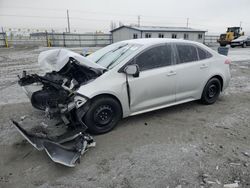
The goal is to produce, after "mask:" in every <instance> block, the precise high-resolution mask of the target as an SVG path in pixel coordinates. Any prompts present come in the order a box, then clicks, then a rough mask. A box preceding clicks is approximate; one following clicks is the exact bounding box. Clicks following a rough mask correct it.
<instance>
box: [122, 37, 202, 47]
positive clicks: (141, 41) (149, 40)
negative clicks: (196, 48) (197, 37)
mask: <svg viewBox="0 0 250 188" xmlns="http://www.w3.org/2000/svg"><path fill="white" fill-rule="evenodd" d="M122 42H125V43H131V44H141V45H146V46H151V45H155V44H163V43H187V44H200V43H198V42H194V41H189V40H184V39H170V38H143V39H131V40H125V41H122Z"/></svg>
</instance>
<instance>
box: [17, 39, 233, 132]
mask: <svg viewBox="0 0 250 188" xmlns="http://www.w3.org/2000/svg"><path fill="white" fill-rule="evenodd" d="M39 59H40V62H41V64H46V65H50V68H51V71H50V72H48V73H47V74H46V75H45V76H43V77H41V76H38V75H26V74H25V75H24V76H23V77H22V78H21V79H20V81H19V84H20V85H21V86H28V85H31V84H33V83H34V82H40V83H42V85H43V88H42V89H40V90H38V91H36V92H34V93H32V94H31V95H30V96H31V102H32V104H33V106H34V107H36V108H38V109H41V110H45V111H46V113H49V114H59V115H60V116H61V117H62V119H63V120H64V122H65V123H66V124H67V123H68V124H71V123H73V124H74V125H75V124H80V125H84V126H87V127H88V130H89V131H90V132H91V133H95V134H101V133H106V132H108V131H110V130H112V129H113V128H114V127H115V126H116V125H117V123H118V122H119V120H120V119H121V118H125V117H128V116H132V115H136V114H141V113H145V112H149V111H153V110H157V109H161V108H165V107H169V106H173V105H177V104H181V103H186V102H189V101H193V100H201V102H202V103H204V104H213V103H214V102H215V101H216V100H217V99H218V97H219V95H220V92H221V91H223V90H224V89H225V88H226V87H227V86H228V84H229V80H230V70H229V64H230V60H229V59H228V58H227V57H226V56H223V55H220V54H218V53H217V52H215V51H214V50H212V49H210V48H208V47H206V46H205V45H203V44H200V43H197V42H191V41H187V40H180V39H135V40H128V41H122V42H118V43H114V44H112V45H109V46H107V47H105V48H103V49H100V50H98V51H96V52H94V53H92V54H91V55H89V56H88V57H82V56H80V55H79V54H76V53H74V52H70V51H68V50H65V49H58V50H50V51H47V52H43V53H42V54H41V55H40V57H39Z"/></svg>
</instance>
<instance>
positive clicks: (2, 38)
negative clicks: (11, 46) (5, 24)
mask: <svg viewBox="0 0 250 188" xmlns="http://www.w3.org/2000/svg"><path fill="white" fill-rule="evenodd" d="M0 47H6V33H0Z"/></svg>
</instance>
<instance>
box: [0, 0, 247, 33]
mask: <svg viewBox="0 0 250 188" xmlns="http://www.w3.org/2000/svg"><path fill="white" fill-rule="evenodd" d="M67 9H69V15H70V23H71V31H73V32H74V30H76V31H77V32H90V31H97V30H98V31H99V30H101V31H104V32H108V31H109V30H110V22H111V21H115V22H116V23H117V25H118V23H119V21H121V22H122V23H123V24H133V23H134V24H136V23H137V17H138V15H140V16H141V25H146V26H151V25H154V26H182V27H183V26H186V22H187V18H189V27H192V28H196V29H205V30H208V32H209V33H221V32H225V30H226V27H228V26H239V25H240V22H242V27H243V30H244V31H246V32H247V33H248V32H249V33H250V1H249V0H171V1H170V0H152V1H150V0H122V1H121V0H88V1H87V0H0V27H4V28H5V29H7V28H30V29H34V28H37V29H48V30H51V29H55V30H65V28H66V27H67V20H66V10H67Z"/></svg>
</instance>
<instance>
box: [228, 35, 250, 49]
mask: <svg viewBox="0 0 250 188" xmlns="http://www.w3.org/2000/svg"><path fill="white" fill-rule="evenodd" d="M230 45H231V47H232V48H234V47H236V46H241V47H242V48H245V47H247V46H250V36H241V37H239V38H237V39H235V40H232V41H231V44H230Z"/></svg>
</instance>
